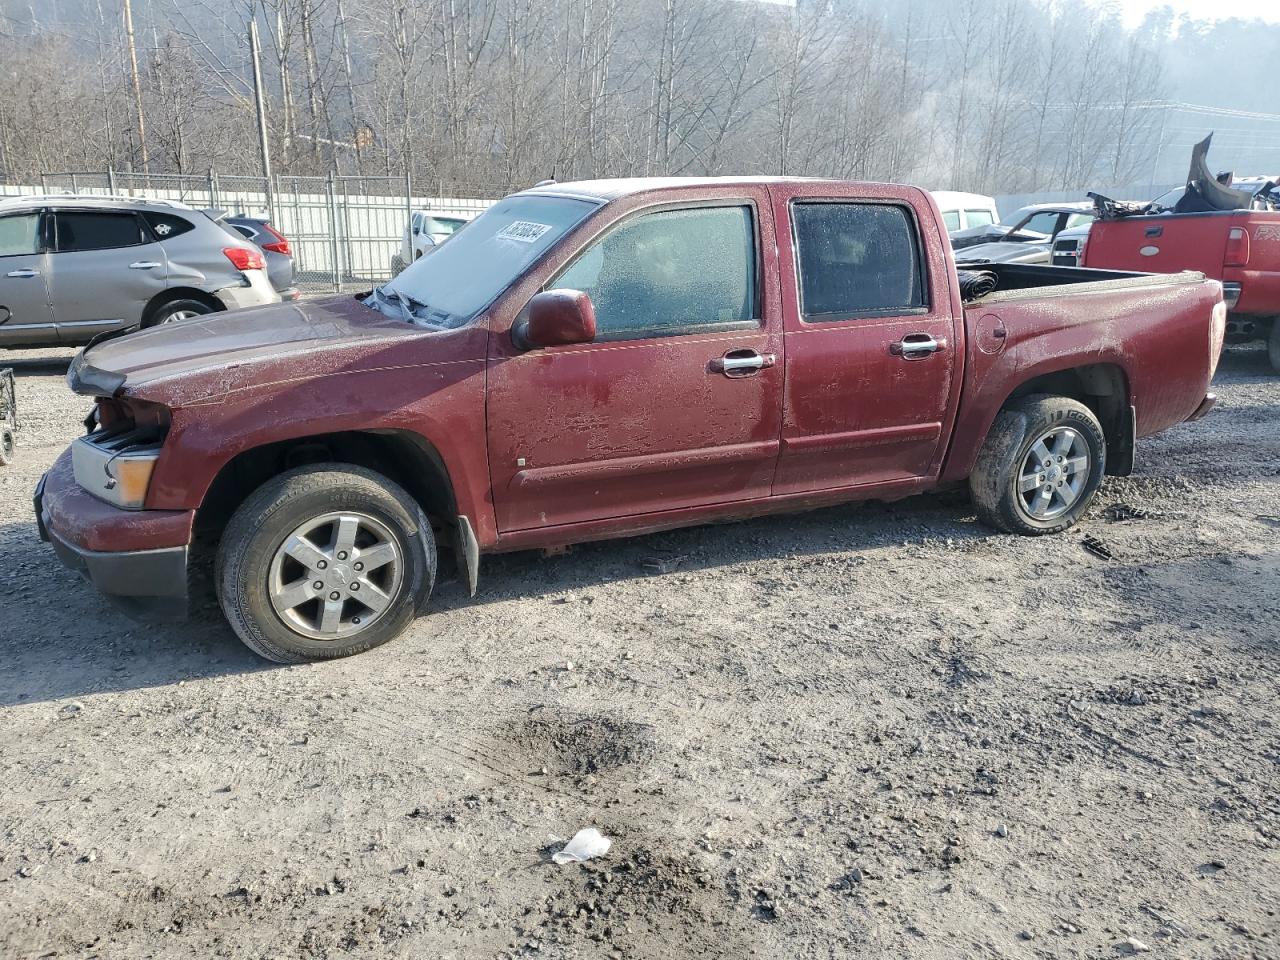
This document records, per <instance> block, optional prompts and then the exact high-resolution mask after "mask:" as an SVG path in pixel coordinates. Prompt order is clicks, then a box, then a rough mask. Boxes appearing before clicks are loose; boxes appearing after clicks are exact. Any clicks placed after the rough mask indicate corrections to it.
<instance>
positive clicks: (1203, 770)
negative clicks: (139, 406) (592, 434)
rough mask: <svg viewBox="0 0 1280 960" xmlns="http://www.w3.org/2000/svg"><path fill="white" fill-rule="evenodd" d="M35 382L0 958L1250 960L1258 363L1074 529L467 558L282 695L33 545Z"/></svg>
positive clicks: (1256, 893) (44, 387)
mask: <svg viewBox="0 0 1280 960" xmlns="http://www.w3.org/2000/svg"><path fill="white" fill-rule="evenodd" d="M66 356H67V354H65V353H64V354H62V355H52V356H51V357H47V358H36V357H32V356H30V355H10V357H11V358H13V357H16V360H17V365H18V367H19V373H20V377H21V381H20V384H19V390H20V402H21V409H22V412H23V414H24V415H25V417H26V421H27V426H26V428H25V429H24V430H23V432H22V434H21V437H20V442H21V444H22V445H21V447H20V449H19V458H18V462H17V464H16V465H15V466H12V467H9V468H7V469H4V470H0V490H2V491H3V499H2V502H0V511H2V513H0V547H2V548H3V556H4V557H5V559H6V561H7V566H6V573H7V577H6V580H7V583H8V587H7V589H6V591H5V593H6V596H7V598H8V599H7V602H6V603H5V605H4V608H3V636H2V637H0V658H2V660H3V663H4V668H3V670H0V784H2V785H3V786H2V787H0V955H2V956H4V957H6V958H10V957H13V958H18V957H53V956H57V957H104V958H107V957H109V958H119V957H124V958H129V957H201V958H205V957H235V958H242V957H263V958H268V957H271V958H283V957H339V956H342V957H348V956H355V957H379V958H384V957H397V958H399V957H404V958H424V957H431V958H444V957H459V958H462V957H465V958H471V957H508V956H524V955H530V956H545V957H627V958H676V957H692V956H699V957H715V958H741V957H769V958H788V960H790V958H795V957H847V956H853V955H856V956H858V957H861V958H880V957H883V958H903V957H911V958H937V960H944V958H945V960H954V958H958V957H966V958H967V957H1079V958H1103V957H1110V956H1122V955H1126V954H1130V953H1141V952H1147V951H1148V950H1149V951H1150V953H1151V955H1153V956H1166V957H1178V958H1197V957H1221V958H1232V960H1241V958H1263V957H1267V958H1276V957H1280V921H1278V920H1277V916H1276V910H1277V908H1278V907H1280V737H1278V735H1277V734H1278V729H1277V714H1276V700H1277V693H1278V692H1280V684H1278V683H1277V677H1278V676H1280V667H1278V665H1277V655H1278V654H1280V639H1278V638H1277V632H1278V631H1277V625H1278V624H1280V576H1278V575H1277V574H1280V563H1278V559H1277V558H1278V556H1280V553H1278V552H1277V538H1278V537H1280V502H1277V494H1280V418H1277V410H1278V409H1280V378H1274V377H1272V376H1270V375H1269V374H1268V372H1267V370H1266V365H1265V362H1264V361H1263V359H1262V357H1261V356H1260V355H1259V354H1257V353H1247V352H1240V353H1230V354H1228V355H1227V357H1226V358H1225V359H1224V361H1223V366H1222V371H1221V372H1220V374H1219V378H1218V379H1219V389H1220V395H1221V397H1222V400H1221V403H1220V405H1219V407H1218V409H1217V410H1216V411H1215V412H1214V413H1213V414H1212V415H1211V416H1210V417H1209V418H1208V419H1207V420H1204V421H1202V422H1200V423H1197V424H1186V425H1183V426H1181V427H1178V428H1176V429H1174V430H1171V431H1170V432H1168V433H1167V434H1165V435H1164V436H1162V437H1159V438H1155V439H1152V440H1148V441H1144V442H1143V443H1142V445H1141V447H1140V450H1139V466H1138V472H1137V474H1136V475H1135V476H1133V477H1131V478H1128V479H1124V480H1114V479H1113V480H1109V481H1108V482H1107V483H1106V485H1105V487H1104V489H1103V492H1102V495H1101V496H1100V498H1099V500H1098V502H1097V504H1096V506H1095V507H1094V509H1093V511H1092V514H1091V516H1090V517H1089V518H1088V520H1087V521H1086V522H1085V523H1083V524H1082V525H1081V526H1080V527H1079V528H1078V529H1077V530H1074V531H1072V532H1070V533H1069V534H1066V535H1063V536H1059V537H1053V538H1042V539H1022V538H1018V537H1009V536H998V535H994V534H992V533H991V532H990V531H988V530H986V529H984V528H982V527H980V526H979V525H977V523H976V522H975V521H974V519H973V516H972V512H971V510H970V509H969V508H968V507H967V505H965V504H963V503H956V502H955V500H954V499H946V498H936V497H922V498H915V499H912V500H908V501H904V502H901V503H898V504H893V505H888V506H884V505H868V506H864V507H862V508H853V507H850V508H841V509H834V510H827V511H822V512H818V513H812V514H808V515H805V516H800V517H783V518H774V519H768V520H758V521H752V522H749V523H740V524H729V525H722V526H715V527H708V528H702V529H695V530H685V531H680V532H675V533H668V534H663V535H659V536H651V537H645V538H641V539H636V540H631V541H625V542H618V543H609V544H603V545H592V546H585V547H580V548H578V549H577V550H575V551H574V552H572V553H570V554H568V555H565V556H559V557H554V558H550V559H542V558H540V557H538V556H536V555H531V554H523V555H514V556H507V557H499V558H494V559H488V560H486V561H485V563H484V565H483V577H482V587H481V593H480V595H479V596H478V597H477V598H475V599H474V600H472V599H469V598H468V597H467V596H466V593H465V591H464V590H463V589H462V588H461V587H460V585H459V584H458V582H457V581H456V578H455V579H449V578H448V577H447V576H446V580H445V582H444V583H443V584H442V585H441V587H440V589H439V590H438V593H437V600H436V608H437V610H436V612H435V613H434V614H432V615H430V616H428V617H426V618H424V619H422V620H420V621H418V623H417V624H416V625H415V626H414V628H413V629H412V630H411V631H410V632H409V633H408V634H406V635H405V636H404V637H402V638H400V639H399V640H397V641H396V642H394V643H392V644H390V645H388V646H386V647H383V648H381V649H378V650H376V651H374V652H372V653H370V654H366V655H364V656H361V657H358V658H355V659H352V660H347V661H343V662H338V663H332V664H326V665H322V666H303V667H288V668H281V667H274V666H270V665H268V664H266V663H264V662H262V661H260V660H258V659H256V658H255V657H254V656H252V655H251V654H250V653H249V652H248V651H247V650H246V649H244V648H243V647H242V646H241V645H240V644H239V643H238V642H237V641H236V639H235V638H234V637H233V635H232V634H231V632H230V630H229V629H228V628H227V627H226V626H225V625H224V624H223V623H222V622H221V621H220V620H219V619H218V618H217V617H216V614H215V613H214V612H212V611H209V612H206V614H205V615H204V616H203V617H201V618H199V619H197V620H194V621H193V622H191V623H189V624H188V625H186V626H184V627H181V628H177V627H174V628H143V627H139V626H137V625H135V624H134V623H131V622H130V621H129V620H127V619H125V618H123V617H122V616H120V615H119V614H117V613H115V612H114V611H113V610H111V609H110V608H109V607H108V606H106V605H105V604H104V603H103V602H102V600H101V599H100V598H99V597H98V596H97V595H96V594H95V593H94V592H93V591H92V590H91V589H90V588H89V587H87V586H86V585H84V584H82V583H81V582H80V581H78V580H77V578H76V577H75V576H74V575H72V574H70V573H69V572H67V571H65V570H63V569H62V568H61V567H60V566H59V565H58V564H57V563H56V562H55V560H54V557H53V554H52V552H51V551H50V550H49V548H48V547H47V546H45V545H43V544H41V543H39V542H38V541H37V539H36V534H35V527H34V525H33V523H32V520H31V515H30V510H31V507H30V501H29V495H30V491H31V489H32V487H33V485H34V483H35V481H36V478H37V477H38V476H39V474H40V472H41V471H42V470H44V469H45V468H46V467H47V466H48V465H49V463H50V462H51V461H52V460H53V458H54V457H55V456H56V454H57V453H58V451H59V450H60V449H61V448H62V447H63V446H64V445H65V444H66V443H67V442H68V441H69V440H70V439H71V437H72V436H73V435H74V434H75V433H76V432H77V429H78V428H77V421H78V420H79V418H80V417H81V416H82V414H83V413H84V412H85V410H84V406H85V405H84V403H83V402H82V401H81V400H79V399H76V398H73V397H71V396H70V395H69V394H68V393H67V391H66V388H65V386H64V385H63V382H62V373H63V370H64V368H65V362H66ZM1121 508H1134V509H1121ZM1087 537H1092V538H1095V540H1094V541H1087V540H1086V538H1087ZM1086 542H1089V543H1091V544H1092V546H1093V547H1094V548H1095V551H1096V552H1091V550H1090V549H1088V548H1087V547H1086ZM588 825H595V826H598V827H599V828H600V829H601V830H602V831H603V832H604V833H605V834H607V835H608V836H610V837H611V838H612V839H613V848H612V850H610V852H609V853H608V855H607V856H606V857H604V858H603V859H600V860H596V861H592V862H590V863H587V864H580V865H569V866H557V865H555V864H554V863H552V862H551V860H550V854H551V853H552V852H553V851H555V850H557V849H559V846H560V844H559V843H558V842H556V841H555V840H553V839H552V837H553V836H555V837H568V836H570V835H572V834H573V833H574V832H575V831H576V830H578V829H579V828H580V827H584V826H588Z"/></svg>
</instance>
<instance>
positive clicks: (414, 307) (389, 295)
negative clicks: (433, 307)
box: [373, 286, 427, 324]
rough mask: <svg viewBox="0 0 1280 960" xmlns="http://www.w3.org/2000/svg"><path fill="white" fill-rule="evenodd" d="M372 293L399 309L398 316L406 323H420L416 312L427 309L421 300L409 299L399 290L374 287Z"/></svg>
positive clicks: (409, 297)
mask: <svg viewBox="0 0 1280 960" xmlns="http://www.w3.org/2000/svg"><path fill="white" fill-rule="evenodd" d="M373 292H374V295H375V296H377V297H378V299H380V300H381V301H383V302H384V303H394V304H395V305H396V306H397V307H399V308H400V316H401V317H402V318H403V319H404V321H405V322H406V323H413V324H417V323H420V322H421V320H420V318H419V317H418V314H417V311H418V310H425V309H426V308H427V305H426V304H425V303H423V302H422V301H421V300H418V299H416V298H414V297H411V296H409V295H408V294H407V293H403V292H402V291H400V290H388V289H387V288H386V287H385V286H381V287H374V288H373Z"/></svg>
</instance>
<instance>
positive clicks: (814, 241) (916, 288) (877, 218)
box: [791, 202, 927, 322]
mask: <svg viewBox="0 0 1280 960" xmlns="http://www.w3.org/2000/svg"><path fill="white" fill-rule="evenodd" d="M791 219H792V223H793V225H794V229H795V241H796V252H797V257H798V262H799V269H800V310H801V313H802V315H803V317H804V319H805V320H807V321H817V322H822V321H827V320H843V319H852V318H855V317H882V316H901V315H903V314H912V313H925V312H927V304H926V300H925V293H924V267H923V263H922V261H921V256H920V239H919V233H918V231H917V230H916V224H915V218H914V217H913V216H912V214H911V211H910V210H908V209H907V208H906V207H903V206H899V205H897V204H882V203H838V202H818V203H812V202H804V203H797V204H795V205H794V206H793V207H792V212H791Z"/></svg>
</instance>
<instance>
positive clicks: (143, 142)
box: [124, 0, 151, 173]
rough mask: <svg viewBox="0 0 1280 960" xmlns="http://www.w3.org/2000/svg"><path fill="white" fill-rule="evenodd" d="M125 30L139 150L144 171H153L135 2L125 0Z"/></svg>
mask: <svg viewBox="0 0 1280 960" xmlns="http://www.w3.org/2000/svg"><path fill="white" fill-rule="evenodd" d="M124 32H125V35H126V36H127V37H128V40H129V71H130V73H131V74H132V75H133V106H134V109H135V110H136V111H137V114H138V150H139V156H140V157H141V159H142V172H143V173H150V172H151V163H150V160H149V159H148V157H147V122H146V119H145V118H144V117H143V114H142V81H141V80H139V79H138V48H137V46H136V45H135V44H134V41H133V4H132V2H131V0H124Z"/></svg>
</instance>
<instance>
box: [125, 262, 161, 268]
mask: <svg viewBox="0 0 1280 960" xmlns="http://www.w3.org/2000/svg"><path fill="white" fill-rule="evenodd" d="M158 266H160V263H159V261H156V260H135V261H134V262H133V263H131V264H129V269H130V270H154V269H155V268H156V267H158Z"/></svg>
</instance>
